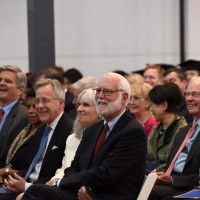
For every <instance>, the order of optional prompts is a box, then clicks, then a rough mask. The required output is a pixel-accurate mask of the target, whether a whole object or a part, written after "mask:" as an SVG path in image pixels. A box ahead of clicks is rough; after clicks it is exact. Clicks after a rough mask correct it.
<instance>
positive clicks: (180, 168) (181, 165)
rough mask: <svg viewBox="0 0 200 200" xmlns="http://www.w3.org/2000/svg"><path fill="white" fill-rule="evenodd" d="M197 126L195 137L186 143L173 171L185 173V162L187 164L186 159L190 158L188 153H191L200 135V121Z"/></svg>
mask: <svg viewBox="0 0 200 200" xmlns="http://www.w3.org/2000/svg"><path fill="white" fill-rule="evenodd" d="M197 124H198V125H197V127H196V129H195V132H194V134H193V136H192V137H191V138H190V139H189V140H188V142H187V143H186V145H185V147H184V148H183V150H182V152H181V153H180V154H179V156H178V158H177V160H176V162H175V163H174V168H173V171H175V172H177V173H182V172H183V168H184V166H185V162H186V159H187V156H188V152H189V151H190V148H191V146H192V144H193V142H194V140H195V138H196V136H197V135H198V133H199V131H200V119H199V120H198V121H197Z"/></svg>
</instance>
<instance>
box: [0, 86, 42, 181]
mask: <svg viewBox="0 0 200 200" xmlns="http://www.w3.org/2000/svg"><path fill="white" fill-rule="evenodd" d="M26 97H27V101H26V106H27V113H28V119H29V123H28V124H27V125H26V126H25V127H24V128H23V129H22V130H21V131H20V133H19V134H18V135H17V136H16V138H15V139H14V141H13V142H12V144H11V145H10V148H9V150H8V152H7V156H6V162H3V161H1V160H0V167H1V168H0V182H1V184H3V178H4V177H6V176H8V175H12V174H13V173H14V172H17V171H18V170H20V169H21V168H22V167H23V165H24V162H25V160H26V158H27V155H28V152H29V151H30V150H31V144H32V143H31V142H32V139H33V136H34V134H35V132H36V130H37V128H38V126H39V125H40V124H41V121H40V119H39V116H38V113H37V111H36V109H35V91H34V89H33V88H32V89H30V90H29V92H28V93H27V95H26Z"/></svg>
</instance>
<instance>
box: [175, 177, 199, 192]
mask: <svg viewBox="0 0 200 200" xmlns="http://www.w3.org/2000/svg"><path fill="white" fill-rule="evenodd" d="M198 185H199V175H198V174H188V175H180V176H176V175H173V186H174V187H175V188H183V189H184V188H186V189H188V188H194V187H195V186H198Z"/></svg>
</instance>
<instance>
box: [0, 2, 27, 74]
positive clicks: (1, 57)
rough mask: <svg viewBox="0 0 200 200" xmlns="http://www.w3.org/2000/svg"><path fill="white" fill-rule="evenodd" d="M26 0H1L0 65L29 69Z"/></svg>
mask: <svg viewBox="0 0 200 200" xmlns="http://www.w3.org/2000/svg"><path fill="white" fill-rule="evenodd" d="M27 34H28V33H27V8H26V0H17V1H13V0H0V66H2V65H7V64H13V65H18V66H20V67H21V68H22V69H23V70H25V71H28V38H27Z"/></svg>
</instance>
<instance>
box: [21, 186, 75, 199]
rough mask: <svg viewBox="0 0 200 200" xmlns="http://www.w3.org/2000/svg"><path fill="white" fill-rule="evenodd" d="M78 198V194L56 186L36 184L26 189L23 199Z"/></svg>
mask: <svg viewBox="0 0 200 200" xmlns="http://www.w3.org/2000/svg"><path fill="white" fill-rule="evenodd" d="M48 199H49V200H77V194H74V193H71V192H68V191H65V190H62V189H60V188H57V187H54V186H48V185H43V184H35V185H32V186H31V187H30V188H28V189H27V190H26V192H25V193H24V196H23V198H22V200H48Z"/></svg>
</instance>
